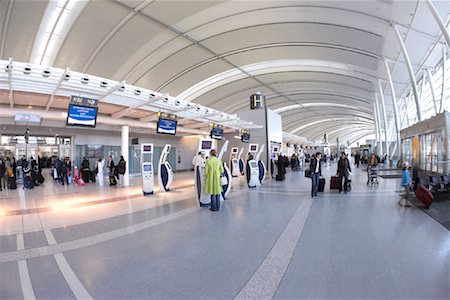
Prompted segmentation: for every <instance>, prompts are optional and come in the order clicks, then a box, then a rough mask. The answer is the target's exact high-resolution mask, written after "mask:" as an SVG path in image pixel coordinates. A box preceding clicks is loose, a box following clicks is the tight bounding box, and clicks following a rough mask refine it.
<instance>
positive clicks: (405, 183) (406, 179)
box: [397, 161, 412, 207]
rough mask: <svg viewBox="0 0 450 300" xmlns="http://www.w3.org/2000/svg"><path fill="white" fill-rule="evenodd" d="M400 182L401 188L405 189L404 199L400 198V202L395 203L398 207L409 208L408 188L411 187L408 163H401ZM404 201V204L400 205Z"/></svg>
mask: <svg viewBox="0 0 450 300" xmlns="http://www.w3.org/2000/svg"><path fill="white" fill-rule="evenodd" d="M402 170H403V171H402V182H401V187H402V188H404V189H405V195H404V197H402V198H400V200H399V201H398V202H397V204H398V205H400V206H403V207H411V203H409V201H408V199H409V196H410V193H409V191H410V188H411V185H412V182H411V173H410V172H409V163H408V162H407V161H405V162H404V163H403V169H402ZM403 200H404V204H402V201H403Z"/></svg>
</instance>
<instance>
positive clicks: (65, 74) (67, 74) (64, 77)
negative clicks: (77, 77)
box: [63, 72, 70, 81]
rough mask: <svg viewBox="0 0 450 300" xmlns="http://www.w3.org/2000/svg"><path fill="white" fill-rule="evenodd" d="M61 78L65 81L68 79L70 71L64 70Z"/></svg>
mask: <svg viewBox="0 0 450 300" xmlns="http://www.w3.org/2000/svg"><path fill="white" fill-rule="evenodd" d="M63 79H64V80H66V81H67V80H69V79H70V73H69V72H64V74H63Z"/></svg>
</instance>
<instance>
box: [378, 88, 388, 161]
mask: <svg viewBox="0 0 450 300" xmlns="http://www.w3.org/2000/svg"><path fill="white" fill-rule="evenodd" d="M378 88H379V89H380V100H381V109H382V110H383V120H384V141H385V144H384V149H385V152H384V154H387V155H388V156H389V144H388V126H387V117H386V104H385V102H384V94H383V87H382V86H381V81H380V80H379V79H378Z"/></svg>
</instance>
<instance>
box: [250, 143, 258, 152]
mask: <svg viewBox="0 0 450 300" xmlns="http://www.w3.org/2000/svg"><path fill="white" fill-rule="evenodd" d="M250 152H258V144H250Z"/></svg>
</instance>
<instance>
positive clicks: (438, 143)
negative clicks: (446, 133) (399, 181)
mask: <svg viewBox="0 0 450 300" xmlns="http://www.w3.org/2000/svg"><path fill="white" fill-rule="evenodd" d="M442 147H443V144H442V134H441V133H440V132H434V133H430V134H424V135H421V136H420V168H421V169H422V170H425V171H431V172H437V173H443V172H444V165H443V162H442V157H443V148H442Z"/></svg>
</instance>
